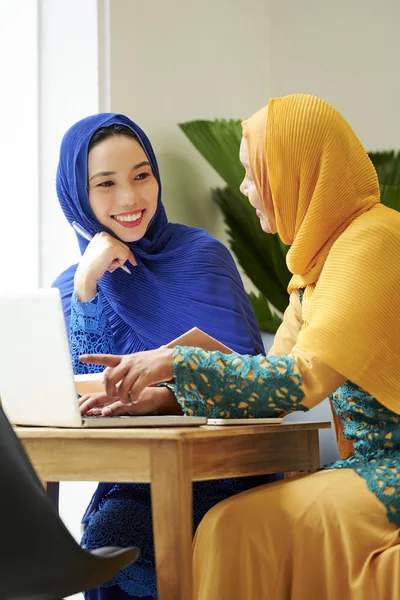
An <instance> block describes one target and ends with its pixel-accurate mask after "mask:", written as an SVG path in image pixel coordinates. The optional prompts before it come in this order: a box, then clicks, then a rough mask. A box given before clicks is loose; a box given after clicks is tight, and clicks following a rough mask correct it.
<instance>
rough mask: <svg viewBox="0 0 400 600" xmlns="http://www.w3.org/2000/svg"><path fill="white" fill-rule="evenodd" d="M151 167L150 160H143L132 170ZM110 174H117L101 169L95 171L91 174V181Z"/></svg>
mask: <svg viewBox="0 0 400 600" xmlns="http://www.w3.org/2000/svg"><path fill="white" fill-rule="evenodd" d="M147 166H148V167H150V163H149V161H148V160H143V161H142V162H140V163H138V164H137V165H135V166H134V167H132V171H136V170H137V169H140V168H141V167H147ZM108 175H116V172H115V171H99V172H98V173H95V174H94V175H92V176H91V178H90V179H89V181H92V179H94V178H95V177H108Z"/></svg>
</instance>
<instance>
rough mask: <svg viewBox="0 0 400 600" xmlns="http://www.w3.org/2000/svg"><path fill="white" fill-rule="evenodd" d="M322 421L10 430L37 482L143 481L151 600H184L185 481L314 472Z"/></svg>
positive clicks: (187, 562) (187, 588)
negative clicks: (152, 567) (148, 503)
mask: <svg viewBox="0 0 400 600" xmlns="http://www.w3.org/2000/svg"><path fill="white" fill-rule="evenodd" d="M329 427H330V423H329V422H327V423H322V422H310V423H305V422H301V423H287V424H285V423H282V424H280V425H241V426H203V427H173V428H172V427H168V428H151V429H150V428H138V429H133V428H118V429H84V428H82V429H62V428H49V427H15V432H16V433H17V435H18V437H19V438H20V439H21V441H22V443H23V445H24V447H25V450H26V451H27V453H28V455H29V457H30V460H31V462H32V464H33V466H34V468H35V469H36V472H37V473H38V475H39V477H40V479H41V480H42V481H46V482H55V481H114V482H131V483H132V482H149V483H151V498H152V517H153V532H154V545H155V553H156V568H157V586H158V597H159V600H191V598H192V592H191V589H192V582H191V580H192V570H191V543H192V537H193V531H192V481H201V480H207V479H223V478H229V477H240V476H245V475H261V474H267V473H276V472H281V471H283V472H298V471H314V470H316V469H317V468H318V467H319V443H318V430H319V429H327V428H329Z"/></svg>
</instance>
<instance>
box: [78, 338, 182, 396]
mask: <svg viewBox="0 0 400 600" xmlns="http://www.w3.org/2000/svg"><path fill="white" fill-rule="evenodd" d="M173 352H174V351H173V349H172V348H167V347H166V346H162V347H161V348H158V349H157V350H149V351H148V352H137V353H136V354H126V355H123V356H121V355H114V354H83V355H82V356H80V357H79V358H80V360H81V361H82V362H83V363H86V364H95V365H104V366H105V367H107V368H106V369H105V370H104V371H103V379H104V385H105V389H106V393H107V395H108V396H112V397H115V396H118V398H119V400H120V401H121V402H123V403H125V404H130V403H132V402H135V401H136V400H139V397H140V394H141V393H142V392H143V390H144V388H146V387H149V386H152V385H156V384H157V383H162V382H164V381H170V380H171V379H172V378H173V376H174V367H173Z"/></svg>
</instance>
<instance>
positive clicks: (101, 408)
mask: <svg viewBox="0 0 400 600" xmlns="http://www.w3.org/2000/svg"><path fill="white" fill-rule="evenodd" d="M79 404H80V411H81V414H82V415H87V416H89V417H95V416H102V417H115V416H121V415H137V416H139V415H181V414H182V409H181V407H180V405H179V403H178V402H177V400H176V398H175V394H174V393H173V391H172V390H170V389H169V388H167V387H147V388H145V389H144V390H143V392H142V393H141V394H140V397H139V400H138V401H137V402H136V403H135V404H131V405H127V404H124V403H123V402H120V401H119V400H118V397H112V396H107V394H105V393H104V392H101V393H98V394H86V395H85V396H82V398H80V399H79Z"/></svg>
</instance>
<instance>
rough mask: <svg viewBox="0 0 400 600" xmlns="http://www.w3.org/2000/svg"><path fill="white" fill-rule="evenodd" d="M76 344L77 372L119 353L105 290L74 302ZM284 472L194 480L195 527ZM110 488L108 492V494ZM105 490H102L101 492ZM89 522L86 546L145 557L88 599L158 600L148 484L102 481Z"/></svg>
mask: <svg viewBox="0 0 400 600" xmlns="http://www.w3.org/2000/svg"><path fill="white" fill-rule="evenodd" d="M70 348H71V354H72V361H73V367H74V372H75V374H79V373H89V372H91V373H93V372H97V371H99V370H102V368H101V367H97V366H96V365H84V364H83V363H81V362H80V361H79V355H80V354H84V353H107V354H115V344H114V339H113V334H112V330H111V327H110V324H109V322H108V319H107V317H106V315H105V313H104V310H103V305H102V298H101V293H99V294H97V295H96V296H95V297H94V298H93V300H92V301H90V302H78V301H77V299H76V296H75V294H74V295H73V297H72V302H71V320H70ZM280 478H281V475H267V476H259V477H244V478H240V479H225V480H219V481H204V482H198V483H195V484H193V529H194V530H195V529H196V527H197V525H198V524H199V523H200V521H201V519H202V518H203V516H204V515H205V513H206V512H207V511H208V510H209V509H210V508H211V507H212V506H214V505H215V504H217V503H218V502H220V501H221V500H224V499H225V498H228V497H229V496H232V495H233V494H237V493H239V492H242V491H244V490H247V489H249V488H252V487H255V486H257V485H262V484H264V483H268V482H270V481H276V480H277V479H280ZM102 490H104V493H102ZM99 491H100V494H99ZM84 522H85V523H86V529H85V532H84V535H83V538H82V545H83V546H84V547H86V548H87V549H89V550H92V549H95V548H98V547H100V546H132V545H134V546H138V547H139V548H140V549H141V557H140V559H139V560H138V561H137V562H136V563H134V564H133V565H131V566H130V567H128V568H127V569H125V570H124V571H122V572H121V573H119V574H118V575H117V576H116V577H114V578H113V579H112V580H111V581H109V582H108V583H106V584H105V585H104V586H102V587H101V588H97V589H95V590H91V591H89V592H86V593H85V598H86V600H124V599H130V600H132V597H133V598H145V599H148V600H150V599H156V598H157V585H156V575H155V559H154V547H153V536H152V521H151V498H150V486H149V485H148V484H100V486H99V490H98V492H97V493H96V494H95V496H94V499H93V500H92V502H91V504H90V507H89V509H88V511H87V512H86V515H85V518H84Z"/></svg>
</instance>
